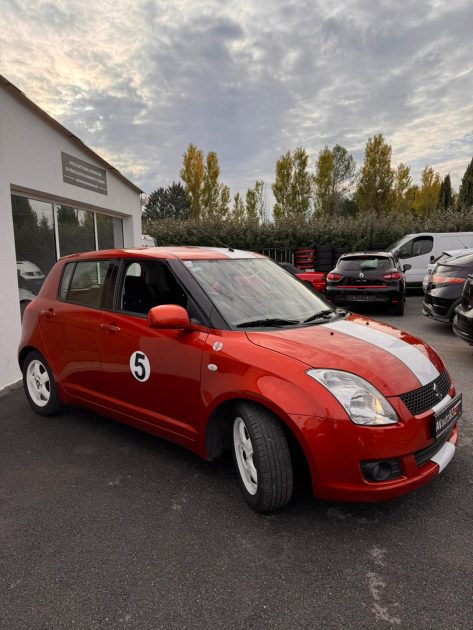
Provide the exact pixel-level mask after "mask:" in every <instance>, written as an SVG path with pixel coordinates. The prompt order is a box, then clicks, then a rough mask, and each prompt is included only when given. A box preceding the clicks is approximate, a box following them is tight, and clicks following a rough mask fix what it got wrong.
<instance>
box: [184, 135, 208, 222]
mask: <svg viewBox="0 0 473 630" xmlns="http://www.w3.org/2000/svg"><path fill="white" fill-rule="evenodd" d="M180 176H181V179H182V181H183V182H184V184H185V191H186V196H187V201H188V204H189V215H190V218H192V219H199V218H200V214H201V195H202V183H203V179H204V154H203V152H202V151H201V150H200V149H197V147H196V146H195V145H193V144H190V145H189V146H188V147H187V150H186V152H185V153H184V155H183V158H182V168H181V171H180Z"/></svg>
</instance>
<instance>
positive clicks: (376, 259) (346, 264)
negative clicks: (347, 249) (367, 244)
mask: <svg viewBox="0 0 473 630" xmlns="http://www.w3.org/2000/svg"><path fill="white" fill-rule="evenodd" d="M391 267H393V261H392V260H391V259H390V258H386V257H385V256H352V257H350V258H342V259H341V260H339V261H338V265H337V268H338V269H339V270H340V271H360V270H361V269H366V270H367V271H369V270H373V271H376V270H378V271H385V270H386V269H390V268H391Z"/></svg>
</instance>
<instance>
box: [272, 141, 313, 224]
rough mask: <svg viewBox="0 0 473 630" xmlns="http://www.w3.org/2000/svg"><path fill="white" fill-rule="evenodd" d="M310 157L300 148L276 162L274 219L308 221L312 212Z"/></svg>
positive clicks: (273, 186)
mask: <svg viewBox="0 0 473 630" xmlns="http://www.w3.org/2000/svg"><path fill="white" fill-rule="evenodd" d="M308 161H309V155H308V153H307V151H306V150H305V149H303V148H302V147H298V148H297V149H295V150H294V152H293V153H291V152H290V151H288V152H287V153H285V154H284V155H282V156H281V157H280V158H279V160H278V161H277V162H276V178H275V181H274V183H273V185H272V190H273V194H274V197H275V199H276V203H275V204H274V209H273V212H274V218H275V219H276V221H279V220H281V219H284V218H289V217H294V218H298V219H303V220H305V219H307V218H308V215H309V210H310V201H311V191H312V178H311V176H310V173H309V171H308V169H307V164H308Z"/></svg>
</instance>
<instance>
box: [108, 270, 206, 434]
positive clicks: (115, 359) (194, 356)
mask: <svg viewBox="0 0 473 630" xmlns="http://www.w3.org/2000/svg"><path fill="white" fill-rule="evenodd" d="M160 304H178V305H180V306H183V307H184V308H186V309H187V311H188V312H189V315H190V317H191V321H194V323H195V329H194V330H189V331H185V330H172V329H171V330H164V329H156V328H150V327H149V326H148V321H147V313H148V311H149V309H150V308H152V307H153V306H157V305H160ZM99 335H100V355H101V357H100V358H101V370H102V376H101V379H100V390H101V391H100V393H101V395H102V397H103V400H104V403H105V404H106V405H107V407H109V408H110V409H113V410H114V411H115V412H119V413H122V414H125V415H126V416H127V421H128V422H131V423H135V424H136V423H141V424H142V425H144V428H150V427H154V428H155V429H157V432H158V433H161V434H162V435H164V436H165V437H168V438H169V439H171V440H173V441H177V442H180V443H184V444H186V445H188V446H189V445H190V443H191V442H194V441H195V440H196V439H197V433H198V428H197V427H198V424H199V419H200V418H201V417H202V414H203V409H204V404H203V400H202V395H201V385H200V378H201V363H202V353H203V348H204V345H205V342H206V339H207V337H208V328H207V326H206V323H205V321H204V318H203V317H202V315H201V312H200V311H199V308H198V305H197V304H196V303H195V302H194V301H193V299H192V297H191V296H189V294H188V293H187V292H186V290H185V289H184V288H183V286H182V285H181V284H180V283H179V282H178V280H177V279H176V277H175V276H174V274H173V272H172V271H171V269H170V268H169V266H168V265H167V264H166V261H164V260H157V259H156V260H149V259H146V260H144V259H141V260H137V261H133V260H124V261H123V262H122V267H121V272H120V279H119V281H118V284H117V291H116V294H115V304H114V310H113V312H109V313H107V315H106V317H104V319H103V320H102V323H101V328H100V333H99ZM133 421H134V422H133ZM146 425H148V426H146Z"/></svg>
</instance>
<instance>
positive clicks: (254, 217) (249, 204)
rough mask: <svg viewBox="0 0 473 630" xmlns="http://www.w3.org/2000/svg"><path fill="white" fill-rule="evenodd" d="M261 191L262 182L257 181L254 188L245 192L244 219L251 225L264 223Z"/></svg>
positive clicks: (262, 192) (263, 205) (262, 187)
mask: <svg viewBox="0 0 473 630" xmlns="http://www.w3.org/2000/svg"><path fill="white" fill-rule="evenodd" d="M263 189H264V182H262V181H261V180H257V181H256V183H255V186H254V188H248V190H247V192H246V218H247V220H248V221H250V222H251V223H259V222H261V223H264V222H265V221H266V208H265V204H264V191H263Z"/></svg>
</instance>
